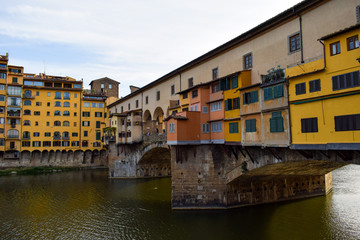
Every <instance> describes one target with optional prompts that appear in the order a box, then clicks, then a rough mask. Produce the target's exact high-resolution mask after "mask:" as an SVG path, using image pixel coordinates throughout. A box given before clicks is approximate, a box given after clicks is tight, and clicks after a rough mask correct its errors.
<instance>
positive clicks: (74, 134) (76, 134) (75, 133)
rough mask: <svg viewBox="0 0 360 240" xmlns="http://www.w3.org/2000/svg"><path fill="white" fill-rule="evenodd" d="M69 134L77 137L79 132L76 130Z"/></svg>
mask: <svg viewBox="0 0 360 240" xmlns="http://www.w3.org/2000/svg"><path fill="white" fill-rule="evenodd" d="M71 136H72V137H78V136H79V134H78V133H77V132H73V133H71Z"/></svg>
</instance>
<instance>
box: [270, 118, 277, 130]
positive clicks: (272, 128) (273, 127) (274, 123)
mask: <svg viewBox="0 0 360 240" xmlns="http://www.w3.org/2000/svg"><path fill="white" fill-rule="evenodd" d="M270 132H277V131H276V119H275V118H270Z"/></svg>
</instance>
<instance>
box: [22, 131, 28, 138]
mask: <svg viewBox="0 0 360 240" xmlns="http://www.w3.org/2000/svg"><path fill="white" fill-rule="evenodd" d="M23 139H30V132H28V131H25V132H23Z"/></svg>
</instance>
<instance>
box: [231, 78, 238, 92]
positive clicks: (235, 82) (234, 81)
mask: <svg viewBox="0 0 360 240" xmlns="http://www.w3.org/2000/svg"><path fill="white" fill-rule="evenodd" d="M237 87H238V76H233V77H232V79H231V88H232V89H234V88H237Z"/></svg>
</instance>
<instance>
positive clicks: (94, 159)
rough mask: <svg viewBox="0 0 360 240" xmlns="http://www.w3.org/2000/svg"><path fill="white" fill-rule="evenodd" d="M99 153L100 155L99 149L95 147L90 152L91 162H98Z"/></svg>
mask: <svg viewBox="0 0 360 240" xmlns="http://www.w3.org/2000/svg"><path fill="white" fill-rule="evenodd" d="M99 155H100V153H99V150H97V149H95V150H94V151H93V152H92V154H91V163H92V164H94V163H95V164H96V163H98V162H99Z"/></svg>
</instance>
